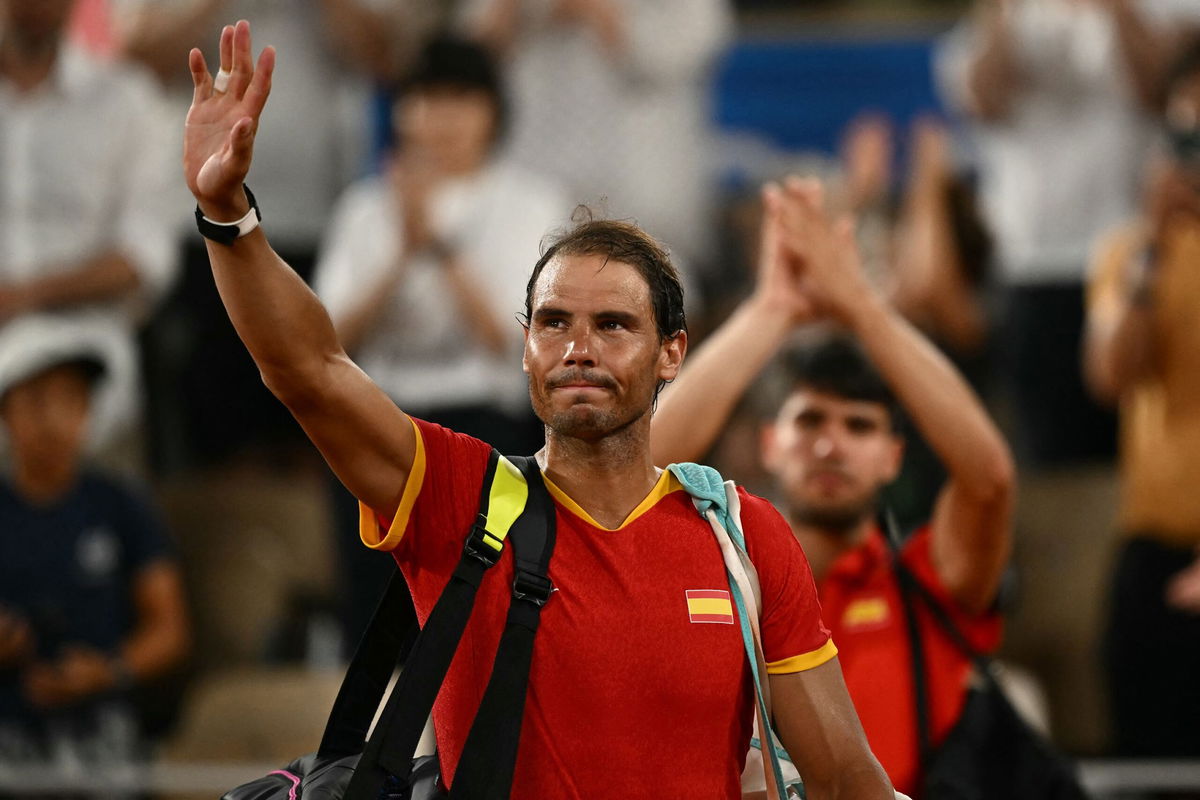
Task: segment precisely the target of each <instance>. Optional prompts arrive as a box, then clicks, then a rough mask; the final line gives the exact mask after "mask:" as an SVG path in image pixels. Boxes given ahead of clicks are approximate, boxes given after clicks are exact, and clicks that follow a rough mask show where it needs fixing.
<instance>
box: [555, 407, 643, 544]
mask: <svg viewBox="0 0 1200 800" xmlns="http://www.w3.org/2000/svg"><path fill="white" fill-rule="evenodd" d="M648 423H649V418H648V417H647V418H646V419H645V420H638V421H636V422H634V423H633V424H631V425H629V426H627V427H625V428H622V429H621V430H620V431H618V432H616V433H614V434H612V435H611V436H606V437H604V438H602V439H598V440H594V441H588V440H583V439H576V438H573V437H568V436H561V435H556V434H555V433H554V432H553V431H549V430H548V431H547V435H546V446H545V447H544V448H543V449H542V450H541V452H539V453H538V464H539V465H540V466H541V468H542V470H543V471H545V473H546V475H547V476H548V477H549V478H550V480H552V481H554V483H555V485H556V486H558V487H559V488H560V489H562V490H563V491H564V492H566V493H567V495H568V496H569V497H570V498H571V499H572V500H574V501H575V502H576V503H578V504H579V506H580V508H582V509H583V510H584V511H586V512H587V513H588V514H590V515H591V517H592V519H594V520H595V521H596V522H599V523H600V524H601V525H603V526H604V527H606V528H617V527H619V526H620V525H621V523H622V522H624V521H625V519H626V518H627V517H628V516H629V514H630V513H631V512H632V511H633V510H634V509H635V508H637V507H638V505H639V504H640V503H641V502H642V500H644V499H645V498H646V495H648V494H649V493H650V490H651V489H653V488H654V485H655V484H656V483H657V482H658V475H659V473H658V470H657V469H655V468H654V462H653V460H652V459H651V457H650V441H649V425H648Z"/></svg>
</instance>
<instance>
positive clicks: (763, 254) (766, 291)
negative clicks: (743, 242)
mask: <svg viewBox="0 0 1200 800" xmlns="http://www.w3.org/2000/svg"><path fill="white" fill-rule="evenodd" d="M784 202H785V200H784V195H783V189H782V187H780V186H779V184H777V183H773V182H772V183H768V184H767V185H766V186H764V187H763V190H762V205H763V216H762V224H761V226H760V228H759V241H758V270H757V274H756V275H755V281H754V295H753V300H754V302H755V303H756V305H757V307H758V308H760V309H763V310H765V311H767V312H768V313H771V312H779V313H781V314H784V315H786V316H787V318H788V321H789V323H790V324H792V325H799V324H801V323H804V322H807V321H808V320H810V319H812V318H813V316H815V315H816V313H817V309H816V308H815V307H814V305H813V302H812V300H811V298H809V297H808V296H807V295H806V294H805V293H804V290H803V287H802V285H801V280H800V272H799V270H798V269H797V261H796V259H793V258H790V257H789V255H788V253H787V252H786V251H785V250H784V248H783V220H782V218H781V215H782V214H783V213H784Z"/></svg>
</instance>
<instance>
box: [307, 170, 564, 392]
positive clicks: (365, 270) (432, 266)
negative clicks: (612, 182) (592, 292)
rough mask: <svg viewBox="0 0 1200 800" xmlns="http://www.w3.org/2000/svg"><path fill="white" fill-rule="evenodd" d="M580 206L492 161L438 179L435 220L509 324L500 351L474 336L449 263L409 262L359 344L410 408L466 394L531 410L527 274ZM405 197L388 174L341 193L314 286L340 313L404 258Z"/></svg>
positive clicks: (358, 355)
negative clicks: (523, 361)
mask: <svg viewBox="0 0 1200 800" xmlns="http://www.w3.org/2000/svg"><path fill="white" fill-rule="evenodd" d="M571 208H572V206H571V205H570V204H569V203H568V202H567V201H566V199H565V197H564V195H563V194H562V192H560V191H559V190H558V189H557V188H556V187H555V186H553V185H552V184H550V183H549V182H547V181H545V180H544V179H541V178H539V177H538V176H536V175H533V174H531V173H529V172H527V171H525V170H522V169H520V168H517V167H514V166H511V165H508V164H504V163H492V164H491V165H489V166H487V167H485V168H484V169H482V170H480V171H479V172H478V173H476V174H475V175H473V176H470V177H466V178H458V179H454V180H451V181H447V182H446V183H444V184H442V185H440V186H439V187H438V188H437V189H436V190H435V191H434V194H433V196H432V198H431V201H430V208H429V216H430V224H431V227H432V229H433V231H434V233H435V234H436V235H437V236H438V238H439V239H441V240H442V241H445V242H447V243H450V244H452V245H453V246H454V247H455V249H456V250H457V252H458V253H459V254H460V255H461V256H462V258H463V261H464V266H465V268H466V269H467V270H469V272H470V274H471V278H472V280H474V281H476V282H477V283H478V285H480V286H481V287H482V288H483V291H484V294H485V296H487V297H489V298H492V300H493V308H494V310H495V313H496V315H497V319H498V320H499V321H500V322H501V323H502V324H503V326H504V328H505V330H507V331H509V332H510V334H511V340H510V353H509V354H508V355H507V356H497V355H495V354H494V353H491V352H489V351H488V350H487V349H486V348H484V347H483V346H482V345H481V344H479V343H477V342H475V341H474V340H472V338H471V335H470V333H469V331H468V328H469V323H468V322H467V321H466V320H464V312H463V311H462V310H461V309H460V308H459V307H458V306H457V304H456V303H455V302H454V298H453V295H452V294H451V291H450V288H449V287H448V285H447V283H446V279H445V276H444V274H443V272H442V268H441V267H440V266H439V264H438V263H437V261H435V260H434V259H432V258H428V257H422V258H415V259H413V260H412V261H410V262H409V263H408V264H406V265H405V266H404V269H405V270H406V274H405V276H404V280H403V281H402V283H401V284H400V288H399V290H398V291H396V292H395V294H394V295H393V296H392V297H391V298H390V299H389V301H388V303H387V307H386V308H385V310H384V312H383V313H382V315H381V317H380V319H379V320H378V322H377V324H376V325H375V326H374V327H373V328H372V329H371V330H370V332H369V333H368V335H367V337H366V338H365V339H364V341H363V342H362V344H361V346H360V347H358V348H356V349H355V350H354V352H353V353H352V355H353V356H354V358H355V361H356V362H357V363H358V364H359V366H361V367H362V368H363V370H364V371H365V372H366V373H367V374H368V375H370V376H371V378H372V379H374V380H375V382H376V383H378V384H379V385H380V386H381V387H382V388H383V390H384V391H385V392H387V393H388V394H389V395H390V396H391V397H392V399H394V400H395V401H396V402H397V404H398V405H400V407H401V408H404V409H406V410H411V411H413V412H418V411H421V410H424V409H435V408H436V409H448V408H454V407H461V406H465V405H480V404H485V405H495V406H497V407H499V408H502V409H505V410H509V411H519V410H527V409H528V407H529V395H528V390H527V388H526V384H525V380H524V375H523V374H522V372H521V366H520V352H521V341H522V336H521V329H520V326H519V324H518V322H517V314H519V313H521V312H523V311H524V309H525V286H526V283H527V282H528V280H529V275H530V273H531V272H532V271H533V266H534V264H535V263H536V262H537V259H538V257H539V255H540V252H541V251H540V244H541V242H542V240H543V238H544V237H545V236H546V235H547V234H548V233H552V232H553V231H554V230H555V229H556V228H559V227H561V226H563V225H564V224H565V223H566V222H567V215H568V213H569V212H570V210H571ZM400 219H401V213H400V204H399V201H398V199H397V197H396V194H395V192H394V190H393V189H392V187H391V185H390V183H389V182H388V180H387V179H385V178H370V179H365V180H363V181H361V182H359V183H357V184H355V185H354V186H352V187H351V188H350V189H349V190H348V191H347V192H346V194H345V196H344V197H343V198H342V199H341V201H340V202H339V203H338V208H337V211H336V213H335V214H334V215H333V218H332V222H331V225H330V226H329V230H328V234H327V237H326V239H325V241H324V243H323V245H322V248H321V252H320V257H319V258H318V261H317V269H316V274H315V276H314V286H315V289H316V292H317V294H318V295H319V296H320V297H321V300H322V301H323V302H324V303H325V306H326V308H327V309H328V310H329V313H330V315H331V316H332V317H333V319H334V320H335V321H336V320H338V319H339V318H340V317H344V316H345V315H346V314H347V313H350V312H351V310H352V309H354V308H356V307H358V306H359V305H360V304H362V303H363V301H364V300H365V299H366V298H367V297H369V296H370V295H371V294H372V293H374V292H376V291H378V287H379V286H381V285H382V284H383V283H385V282H386V280H387V276H388V274H389V273H390V272H391V271H392V270H394V269H396V268H397V265H398V264H399V262H400V260H401V253H402V250H403V234H402V232H401V230H400V226H399V220H400Z"/></svg>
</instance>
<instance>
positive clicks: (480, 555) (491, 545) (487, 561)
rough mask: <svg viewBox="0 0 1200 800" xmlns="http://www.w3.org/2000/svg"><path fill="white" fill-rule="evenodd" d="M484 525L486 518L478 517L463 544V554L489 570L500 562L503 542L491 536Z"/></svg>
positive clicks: (481, 515)
mask: <svg viewBox="0 0 1200 800" xmlns="http://www.w3.org/2000/svg"><path fill="white" fill-rule="evenodd" d="M485 524H487V517H485V516H484V515H483V514H480V515H478V516H477V517H476V519H475V524H474V525H472V526H471V532H470V533H469V534H468V535H467V541H466V542H465V543H464V544H463V553H465V554H466V555H468V556H470V557H471V558H473V559H475V560H476V561H478V562H480V563H482V564H483V565H484V566H485V567H488V568H490V567H492V566H494V565H495V564H496V562H497V561H499V560H500V554H501V553H502V552H504V542H503V541H501V540H500V539H497V538H496V537H495V536H492V534H491V533H489V532H488V530H487V528H485V527H484V525H485Z"/></svg>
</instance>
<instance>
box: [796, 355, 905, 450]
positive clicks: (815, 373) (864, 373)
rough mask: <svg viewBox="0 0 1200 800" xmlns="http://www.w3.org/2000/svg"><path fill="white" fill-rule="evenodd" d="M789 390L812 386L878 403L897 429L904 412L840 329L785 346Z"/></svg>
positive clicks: (866, 360)
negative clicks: (788, 346)
mask: <svg viewBox="0 0 1200 800" xmlns="http://www.w3.org/2000/svg"><path fill="white" fill-rule="evenodd" d="M783 361H784V363H783V366H784V370H785V373H786V376H787V380H788V387H789V391H794V390H796V389H813V390H815V391H818V392H827V393H828V394H832V395H837V396H838V397H842V398H845V399H847V400H861V401H865V402H868V403H879V404H880V405H882V406H883V407H884V408H885V409H887V413H888V418H889V419H890V420H891V425H892V431H893V432H894V433H900V432H901V431H902V429H903V424H904V412H903V410H902V409H901V408H900V403H899V402H898V401H897V400H896V396H895V395H894V394H892V390H891V389H890V388H889V387H888V385H887V383H886V382H885V381H884V380H883V376H881V375H880V374H879V371H878V370H876V369H875V365H874V364H872V363H871V360H870V359H869V358H867V354H866V353H865V352H864V351H863V349H862V346H861V345H859V343H858V342H857V341H856V340H855V339H853V338H851V337H850V336H847V335H845V334H842V333H834V334H828V335H824V336H822V337H821V338H820V339H818V340H817V341H814V342H812V343H808V344H805V345H802V346H797V347H794V348H792V349H791V350H789V351H788V352H787V353H786V354H785V356H784V360H783Z"/></svg>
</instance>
